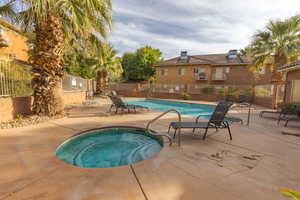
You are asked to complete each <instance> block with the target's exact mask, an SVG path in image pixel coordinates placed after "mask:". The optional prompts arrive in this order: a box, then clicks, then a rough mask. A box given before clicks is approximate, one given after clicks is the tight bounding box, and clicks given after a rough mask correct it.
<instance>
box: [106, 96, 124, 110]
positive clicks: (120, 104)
mask: <svg viewBox="0 0 300 200" xmlns="http://www.w3.org/2000/svg"><path fill="white" fill-rule="evenodd" d="M107 96H108V97H109V98H110V100H111V101H112V103H113V104H114V105H115V106H116V107H117V108H120V107H126V105H125V103H124V102H123V100H122V99H121V98H120V97H119V96H113V95H107Z"/></svg>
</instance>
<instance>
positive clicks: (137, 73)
mask: <svg viewBox="0 0 300 200" xmlns="http://www.w3.org/2000/svg"><path fill="white" fill-rule="evenodd" d="M161 55H162V53H161V51H160V50H159V49H155V48H152V47H150V46H145V47H142V48H140V49H138V50H137V51H136V52H135V53H125V54H124V55H123V57H122V66H123V69H124V78H125V79H126V80H129V81H141V80H149V78H150V77H153V76H154V74H155V69H154V66H153V65H154V64H155V63H157V62H160V61H161V60H162V59H161Z"/></svg>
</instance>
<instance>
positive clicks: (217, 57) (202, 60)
mask: <svg viewBox="0 0 300 200" xmlns="http://www.w3.org/2000/svg"><path fill="white" fill-rule="evenodd" d="M227 55H228V54H227V53H224V54H208V55H194V56H188V59H186V60H182V59H180V57H176V58H171V59H168V60H165V61H162V62H159V63H156V64H155V65H154V66H156V67H157V66H177V65H196V64H211V65H241V64H242V65H246V64H249V63H250V59H249V58H247V57H245V56H241V55H239V56H238V57H237V58H235V59H228V58H227Z"/></svg>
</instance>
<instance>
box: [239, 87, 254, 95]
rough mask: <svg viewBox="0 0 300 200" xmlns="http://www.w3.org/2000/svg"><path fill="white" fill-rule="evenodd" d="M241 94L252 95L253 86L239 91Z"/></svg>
mask: <svg viewBox="0 0 300 200" xmlns="http://www.w3.org/2000/svg"><path fill="white" fill-rule="evenodd" d="M241 94H242V95H246V96H252V95H253V94H254V88H247V89H245V90H243V91H242V92H241Z"/></svg>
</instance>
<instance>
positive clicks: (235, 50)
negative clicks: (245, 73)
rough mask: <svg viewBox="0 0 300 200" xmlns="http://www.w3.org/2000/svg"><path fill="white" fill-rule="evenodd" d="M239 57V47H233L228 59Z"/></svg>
mask: <svg viewBox="0 0 300 200" xmlns="http://www.w3.org/2000/svg"><path fill="white" fill-rule="evenodd" d="M237 57H238V50H237V49H231V50H229V52H228V54H227V58H228V59H236V58H237Z"/></svg>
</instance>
